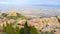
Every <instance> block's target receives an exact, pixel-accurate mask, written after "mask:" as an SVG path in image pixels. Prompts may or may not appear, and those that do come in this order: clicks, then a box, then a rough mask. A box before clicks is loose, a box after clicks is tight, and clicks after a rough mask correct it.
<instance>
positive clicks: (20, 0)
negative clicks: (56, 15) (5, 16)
mask: <svg viewBox="0 0 60 34" xmlns="http://www.w3.org/2000/svg"><path fill="white" fill-rule="evenodd" d="M40 5H41V6H52V7H54V6H56V7H60V0H0V7H5V6H40Z"/></svg>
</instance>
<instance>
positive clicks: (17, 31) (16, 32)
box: [15, 26, 20, 34]
mask: <svg viewBox="0 0 60 34" xmlns="http://www.w3.org/2000/svg"><path fill="white" fill-rule="evenodd" d="M15 34H20V29H19V27H18V26H16V27H15Z"/></svg>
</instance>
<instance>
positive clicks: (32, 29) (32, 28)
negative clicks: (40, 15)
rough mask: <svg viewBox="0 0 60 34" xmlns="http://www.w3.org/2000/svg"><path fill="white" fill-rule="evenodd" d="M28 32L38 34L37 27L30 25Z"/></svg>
mask: <svg viewBox="0 0 60 34" xmlns="http://www.w3.org/2000/svg"><path fill="white" fill-rule="evenodd" d="M30 28H31V31H30V34H38V32H37V29H36V28H35V27H34V26H31V27H30Z"/></svg>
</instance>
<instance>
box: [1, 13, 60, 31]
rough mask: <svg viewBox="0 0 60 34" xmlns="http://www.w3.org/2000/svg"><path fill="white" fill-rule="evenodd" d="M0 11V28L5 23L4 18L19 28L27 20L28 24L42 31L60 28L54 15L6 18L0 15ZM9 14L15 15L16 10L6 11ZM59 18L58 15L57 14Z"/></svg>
mask: <svg viewBox="0 0 60 34" xmlns="http://www.w3.org/2000/svg"><path fill="white" fill-rule="evenodd" d="M1 14H2V13H1V12H0V29H1V28H2V26H3V24H6V20H8V23H13V25H14V26H19V27H20V28H21V27H23V25H24V23H25V22H26V21H27V23H28V25H29V26H34V27H35V28H36V29H37V30H38V31H42V32H46V31H47V32H51V31H59V30H60V23H59V22H58V20H57V18H56V17H48V18H39V17H34V18H27V19H22V18H19V19H16V20H14V19H7V18H6V17H3V16H1ZM7 14H9V15H10V16H11V15H12V16H13V15H14V16H16V12H7ZM57 17H58V18H60V16H57Z"/></svg>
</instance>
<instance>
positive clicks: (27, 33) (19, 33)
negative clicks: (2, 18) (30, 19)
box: [3, 22, 38, 34]
mask: <svg viewBox="0 0 60 34" xmlns="http://www.w3.org/2000/svg"><path fill="white" fill-rule="evenodd" d="M3 33H5V34H38V32H37V29H36V28H35V27H34V26H28V24H27V22H26V23H25V24H24V28H19V27H18V26H16V27H13V25H12V23H8V22H6V25H5V24H3Z"/></svg>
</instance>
